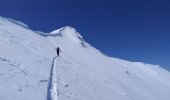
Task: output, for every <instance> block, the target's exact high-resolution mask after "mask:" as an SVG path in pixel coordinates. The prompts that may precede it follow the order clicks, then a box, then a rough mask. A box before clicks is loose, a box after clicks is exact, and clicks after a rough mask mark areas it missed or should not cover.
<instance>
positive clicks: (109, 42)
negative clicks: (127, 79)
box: [0, 0, 170, 70]
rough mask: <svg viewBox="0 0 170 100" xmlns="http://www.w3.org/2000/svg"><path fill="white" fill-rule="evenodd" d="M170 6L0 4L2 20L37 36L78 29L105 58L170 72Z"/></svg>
mask: <svg viewBox="0 0 170 100" xmlns="http://www.w3.org/2000/svg"><path fill="white" fill-rule="evenodd" d="M169 5H170V1H168V0H167V1H164V0H159V1H157V0H152V1H151V0H146V1H145V0H140V1H138V0H1V1H0V14H1V15H0V16H4V17H9V18H13V19H16V20H20V21H22V22H24V23H26V24H28V25H29V26H30V27H31V29H33V30H40V31H43V32H50V31H53V30H55V29H58V28H60V27H63V26H67V25H69V26H72V27H75V28H76V29H77V30H78V31H79V32H80V33H81V34H82V35H83V36H84V38H85V40H86V41H88V42H89V43H90V44H92V45H93V46H95V47H96V48H97V49H99V50H101V51H102V52H104V53H105V54H107V55H109V56H113V57H117V58H121V59H126V60H130V61H141V62H146V63H151V64H159V65H161V66H163V67H164V68H166V69H168V70H170V44H169V43H170V6H169Z"/></svg>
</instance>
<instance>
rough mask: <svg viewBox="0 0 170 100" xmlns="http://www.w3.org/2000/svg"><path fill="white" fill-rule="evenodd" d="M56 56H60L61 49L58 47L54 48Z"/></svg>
mask: <svg viewBox="0 0 170 100" xmlns="http://www.w3.org/2000/svg"><path fill="white" fill-rule="evenodd" d="M56 52H57V55H58V56H60V52H61V49H60V48H59V47H57V48H56Z"/></svg>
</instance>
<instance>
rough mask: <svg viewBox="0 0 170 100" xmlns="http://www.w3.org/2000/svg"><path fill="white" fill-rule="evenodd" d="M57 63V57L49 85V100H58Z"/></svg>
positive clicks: (52, 67)
mask: <svg viewBox="0 0 170 100" xmlns="http://www.w3.org/2000/svg"><path fill="white" fill-rule="evenodd" d="M56 61H57V56H56V57H54V59H53V63H52V66H51V73H50V79H49V85H48V91H47V92H48V93H47V100H58V89H57V73H56V72H57V71H56V67H57V66H56Z"/></svg>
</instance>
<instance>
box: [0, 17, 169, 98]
mask: <svg viewBox="0 0 170 100" xmlns="http://www.w3.org/2000/svg"><path fill="white" fill-rule="evenodd" d="M16 23H18V22H17V21H16V20H15V22H13V20H8V19H7V18H3V17H1V18H0V90H1V91H0V100H169V97H170V84H169V83H170V73H169V72H168V71H166V70H164V69H163V68H161V67H160V66H159V65H152V64H145V63H140V62H130V61H125V60H121V59H117V58H113V57H108V56H106V55H104V54H102V53H101V52H100V51H99V50H97V49H96V48H94V47H92V46H91V45H90V44H88V43H87V42H86V41H85V40H84V39H83V37H82V36H81V35H80V34H79V33H78V32H77V31H76V30H75V29H74V28H72V27H68V26H66V27H63V28H60V29H58V30H55V31H52V32H49V33H43V32H40V31H39V32H37V31H32V30H30V29H28V28H25V27H23V25H20V24H16ZM106 45H107V44H106ZM56 47H60V48H61V54H60V57H57V58H56V59H55V60H53V59H54V57H56V51H55V48H56ZM51 64H52V65H51ZM54 68H55V69H54ZM55 97H56V98H55Z"/></svg>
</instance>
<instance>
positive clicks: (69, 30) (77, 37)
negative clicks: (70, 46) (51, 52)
mask: <svg viewBox="0 0 170 100" xmlns="http://www.w3.org/2000/svg"><path fill="white" fill-rule="evenodd" d="M49 34H50V35H52V36H61V37H63V38H66V40H67V41H69V40H71V41H74V42H76V43H79V44H81V45H82V46H83V47H86V44H87V43H85V41H84V39H83V37H82V36H81V34H80V33H79V32H77V30H76V29H75V28H73V27H71V26H65V27H62V28H59V29H57V30H54V31H52V32H50V33H49Z"/></svg>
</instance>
